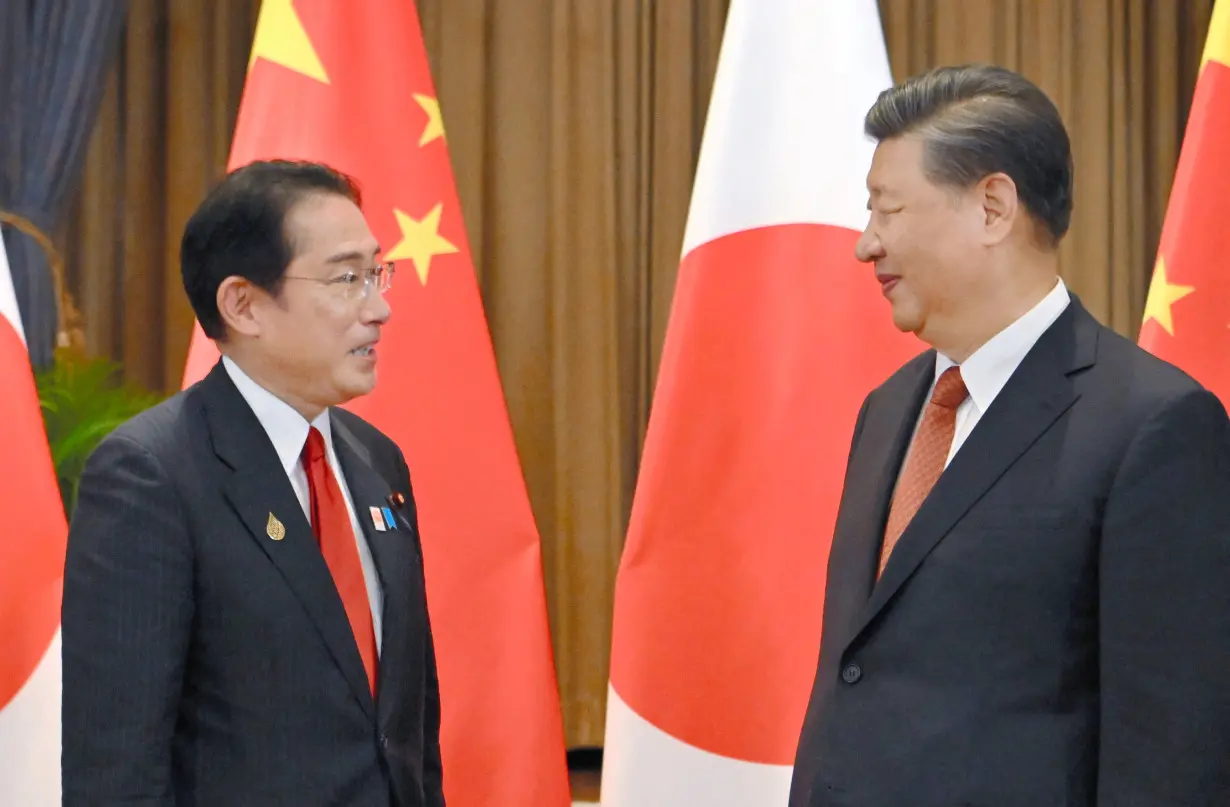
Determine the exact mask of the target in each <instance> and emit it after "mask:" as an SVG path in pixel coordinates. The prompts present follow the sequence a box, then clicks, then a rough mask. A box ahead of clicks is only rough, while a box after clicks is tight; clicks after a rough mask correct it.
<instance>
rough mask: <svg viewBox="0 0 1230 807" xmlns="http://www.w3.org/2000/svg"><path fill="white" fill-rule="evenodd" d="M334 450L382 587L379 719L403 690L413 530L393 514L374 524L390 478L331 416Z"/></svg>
mask: <svg viewBox="0 0 1230 807" xmlns="http://www.w3.org/2000/svg"><path fill="white" fill-rule="evenodd" d="M332 429H333V450H334V451H335V452H337V458H338V461H339V462H340V463H341V466H342V472H343V473H344V474H345V475H346V484H347V486H348V487H349V488H350V495H351V498H352V499H353V500H354V505H355V510H356V511H357V512H358V516H359V523H360V524H361V525H362V526H363V532H364V536H365V537H366V538H367V544H368V546H369V547H371V550H372V559H373V560H374V561H375V563H376V570H377V572H378V574H379V576H380V583H381V587H382V589H383V592H384V598H383V599H384V609H383V612H382V617H381V622H382V625H381V648H380V675H379V681H378V683H377V689H378V695H379V697H378V703H379V714H380V718H381V721H382V722H383V721H384V720H386V719H387V718H388V716H389V715H392V714H395V713H396V707H397V703H398V702H399V701H400V699H401V698H402V695H403V689H404V683H405V677H406V671H407V670H408V669H409V668H410V662H409V651H410V648H409V646H408V645H407V641H406V639H407V637H408V636H410V635H411V631H410V630H409V629H408V628H409V625H408V622H409V619H410V614H411V612H412V609H411V603H410V597H411V593H412V591H413V585H412V583H413V581H414V580H415V579H417V575H416V574H415V569H414V566H415V564H416V562H417V561H416V554H415V549H414V546H415V544H414V536H413V535H412V534H410V532H409V530H408V525H407V524H406V523H405V522H404V521H402V520H399V519H397V518H396V517H394V522H393V527H392V528H390V527H389V526H387V525H386V527H385V529H384V530H378V529H376V527H375V520H374V519H375V516H374V515H373V514H372V512H371V508H372V507H376V508H380V509H381V514H382V517H383V513H384V512H386V511H387V512H389V513H391V512H392V509H393V508H392V507H391V506H390V505H389V503H388V496H389V494H390V493H391V492H392V489H391V488H390V487H389V483H388V482H387V481H386V480H385V478H384V477H383V476H381V475H380V473H379V472H378V471H377V470H376V469H375V464H374V463H373V462H372V458H371V452H369V451H368V449H367V447H366V446H364V445H363V443H361V442H360V441H359V439H358V438H357V437H356V436H355V434H354V432H352V431H351V430H350V429H349V428H348V427H347V426H346V424H345V423H343V422H342V419H341V418H339V417H334V418H333V421H332Z"/></svg>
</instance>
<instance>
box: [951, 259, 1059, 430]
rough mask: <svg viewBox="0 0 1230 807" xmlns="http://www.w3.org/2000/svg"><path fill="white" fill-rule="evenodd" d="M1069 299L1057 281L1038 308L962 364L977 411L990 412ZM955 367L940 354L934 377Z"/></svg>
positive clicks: (992, 339)
mask: <svg viewBox="0 0 1230 807" xmlns="http://www.w3.org/2000/svg"><path fill="white" fill-rule="evenodd" d="M1069 299H1070V298H1069V295H1068V288H1067V286H1066V285H1064V282H1063V279H1062V278H1057V282H1056V283H1055V288H1053V289H1051V291H1050V293H1049V294H1047V295H1046V296H1045V297H1043V298H1042V299H1041V300H1040V301H1039V302H1038V304H1037V305H1035V306H1034V307H1033V308H1031V309H1029V311H1027V312H1025V314H1023V315H1022V316H1021V317H1020V318H1018V319H1017V320H1016V321H1015V322H1013V323H1012V324H1011V325H1009V326H1008V327H1007V328H1004V329H1003V330H1002V331H1000V332H999V333H997V334H996V335H995V336H993V337H991V339H989V340H988V341H987V342H986V344H984V345H983V346H982V347H980V348H978V349H977V350H976V351H974V353H973V354H972V355H971V356H970V357H969V358H968V359H966V360H965V363H964V364H962V365H961V380H962V381H964V382H965V388H966V389H968V390H969V396H970V398H971V399H972V400H973V402H974V405H975V406H977V407H978V411H980V412H985V411H986V410H987V408H988V407H989V406H990V405H991V401H993V400H994V399H995V396H996V395H998V394H999V391H1000V390H1002V389H1003V388H1004V385H1005V384H1007V383H1008V379H1009V378H1011V377H1012V374H1013V372H1015V371H1016V368H1017V366H1018V365H1020V363H1021V361H1022V360H1024V358H1025V355H1026V354H1027V353H1029V351H1030V349H1032V348H1033V346H1034V344H1035V343H1036V342H1037V341H1038V339H1039V338H1040V337H1041V336H1042V334H1043V333H1045V332H1046V329H1047V328H1049V327H1051V324H1052V323H1054V322H1055V320H1056V319H1058V318H1059V315H1060V314H1062V313H1063V311H1064V309H1065V308H1067V307H1068V302H1069ZM954 364H956V362H954V361H953V360H952V359H950V358H948V357H947V356H945V355H944V354H942V353H938V352H937V353H936V357H935V377H936V378H939V377H940V374H941V373H943V372H944V371H945V370H947V369H948V368H949V367H952V366H953V365H954Z"/></svg>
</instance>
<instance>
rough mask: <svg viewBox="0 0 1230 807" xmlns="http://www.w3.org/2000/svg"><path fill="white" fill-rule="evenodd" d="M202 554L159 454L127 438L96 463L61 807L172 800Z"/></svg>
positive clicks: (72, 563)
mask: <svg viewBox="0 0 1230 807" xmlns="http://www.w3.org/2000/svg"><path fill="white" fill-rule="evenodd" d="M192 577H193V572H192V552H191V548H190V544H189V538H188V533H187V529H186V525H185V524H184V520H183V516H182V511H181V510H180V508H179V504H178V502H177V500H176V498H175V494H174V491H173V487H172V485H171V484H170V482H169V481H168V480H167V478H166V475H165V473H164V472H163V470H162V468H161V466H160V465H159V464H158V462H157V461H156V460H155V458H154V457H153V456H152V455H151V454H150V453H149V452H148V451H147V450H146V449H144V448H143V447H141V446H140V445H139V444H137V443H135V442H133V441H132V440H129V439H126V438H124V437H121V436H119V435H114V434H113V435H112V436H110V437H109V438H107V439H106V440H104V441H103V442H102V443H101V444H100V445H99V447H98V448H97V449H96V450H95V452H94V454H93V455H92V456H91V458H90V460H89V461H88V462H87V464H86V467H85V471H84V473H83V475H82V477H81V482H80V487H79V492H78V500H77V506H76V509H75V512H74V514H73V519H72V525H71V527H70V529H69V535H68V553H67V559H66V563H65V569H64V599H63V615H62V620H63V622H62V624H63V665H64V668H63V669H64V672H63V675H64V679H63V680H64V686H63V717H62V720H63V757H62V774H61V776H62V782H63V802H62V803H63V807H87V805H88V807H121V805H123V806H124V807H136V806H137V805H140V807H174V803H175V797H174V793H173V789H172V786H171V743H172V737H173V734H174V731H175V722H176V715H177V711H178V705H179V699H180V690H181V680H182V677H183V673H184V666H185V657H186V655H187V652H188V642H189V632H190V630H191V624H192V614H193V602H192Z"/></svg>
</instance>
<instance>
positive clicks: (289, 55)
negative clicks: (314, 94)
mask: <svg viewBox="0 0 1230 807" xmlns="http://www.w3.org/2000/svg"><path fill="white" fill-rule="evenodd" d="M258 58H259V59H265V60H266V61H270V62H273V63H274V64H280V65H282V66H283V67H286V68H289V69H291V70H294V71H295V72H297V73H302V74H303V75H305V76H307V77H308V78H314V79H316V80H317V81H320V82H323V83H324V84H328V83H329V77H328V76H327V75H326V74H325V67H324V65H322V64H321V63H320V57H319V56H317V55H316V49H315V48H314V47H312V40H311V39H310V38H308V35H307V31H305V30H304V28H303V22H302V21H301V20H300V19H299V13H298V12H297V11H295V7H294V5H292V3H291V0H263V2H262V3H261V10H260V16H259V17H257V18H256V33H255V35H254V36H253V38H252V55H251V56H250V57H249V58H248V69H249V70H251V69H252V65H253V64H255V63H256V60H257V59H258Z"/></svg>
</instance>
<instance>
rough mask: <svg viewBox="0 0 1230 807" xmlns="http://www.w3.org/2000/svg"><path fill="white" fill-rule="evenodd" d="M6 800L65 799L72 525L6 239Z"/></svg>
mask: <svg viewBox="0 0 1230 807" xmlns="http://www.w3.org/2000/svg"><path fill="white" fill-rule="evenodd" d="M0 390H3V393H2V394H0V442H3V444H4V453H3V457H4V459H3V461H2V462H0V514H3V515H2V516H0V518H2V519H3V523H2V526H0V759H2V760H4V762H3V764H0V804H6V805H7V804H14V805H16V804H21V805H28V806H29V807H53V805H59V803H60V686H61V681H62V678H61V674H60V670H61V667H60V599H61V595H62V594H63V591H64V553H65V549H66V547H67V541H68V524H67V522H66V520H65V518H64V506H63V504H62V503H61V499H60V490H59V486H58V483H57V481H56V475H55V467H54V466H53V465H52V462H51V452H50V450H49V449H48V446H47V432H46V430H45V429H44V427H43V413H42V410H41V409H40V408H39V402H38V394H37V391H36V390H35V386H34V376H33V374H32V373H31V370H30V359H29V355H28V354H27V353H26V342H25V336H24V334H23V333H22V327H21V316H20V314H19V312H18V309H17V297H16V296H15V295H14V294H13V280H12V276H11V275H10V274H9V264H8V259H7V257H6V255H5V251H4V242H3V241H2V240H0Z"/></svg>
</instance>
